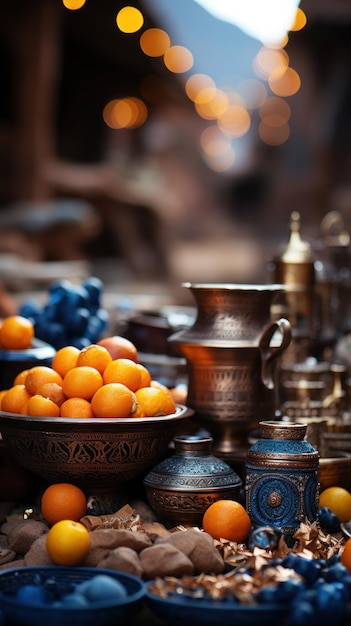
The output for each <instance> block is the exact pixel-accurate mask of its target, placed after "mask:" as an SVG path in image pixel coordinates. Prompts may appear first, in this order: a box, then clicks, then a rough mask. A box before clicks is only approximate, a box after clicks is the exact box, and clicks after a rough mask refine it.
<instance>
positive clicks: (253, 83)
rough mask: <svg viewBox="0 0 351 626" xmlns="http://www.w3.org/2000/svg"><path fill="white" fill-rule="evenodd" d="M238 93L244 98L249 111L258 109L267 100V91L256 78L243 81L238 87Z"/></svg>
mask: <svg viewBox="0 0 351 626" xmlns="http://www.w3.org/2000/svg"><path fill="white" fill-rule="evenodd" d="M237 93H238V94H239V96H241V97H242V99H243V101H244V102H245V105H246V108H247V109H251V110H253V109H258V108H259V107H260V106H261V105H262V104H263V102H265V100H266V98H267V89H266V87H265V86H264V84H263V83H261V82H260V81H259V80H256V79H255V78H248V79H247V80H242V81H241V82H240V83H239V85H238V86H237Z"/></svg>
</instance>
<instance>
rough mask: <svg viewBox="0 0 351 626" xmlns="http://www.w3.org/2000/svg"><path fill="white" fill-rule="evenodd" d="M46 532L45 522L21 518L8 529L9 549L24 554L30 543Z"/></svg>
mask: <svg viewBox="0 0 351 626" xmlns="http://www.w3.org/2000/svg"><path fill="white" fill-rule="evenodd" d="M47 532H48V526H47V524H44V523H43V522H39V521H37V520H32V519H27V520H22V521H21V523H19V524H14V525H13V527H12V528H9V529H8V533H7V541H8V547H9V549H10V550H14V552H16V553H17V554H19V555H21V556H24V555H25V554H26V553H27V552H28V550H29V549H30V547H31V545H32V543H33V542H34V541H35V540H36V539H37V538H38V537H40V536H41V535H45V534H46V533H47Z"/></svg>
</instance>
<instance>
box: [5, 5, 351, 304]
mask: <svg viewBox="0 0 351 626" xmlns="http://www.w3.org/2000/svg"><path fill="white" fill-rule="evenodd" d="M243 4H244V5H245V7H242V6H241V5H243ZM212 5H214V7H213V6H212ZM240 8H241V9H244V10H245V9H246V10H245V11H244V14H239V12H238V11H237V10H238V9H240ZM226 9H231V15H229V16H227V15H225V10H226ZM283 9H284V12H283ZM248 18H250V20H249V21H248ZM277 25H278V26H279V30H278V31H273V28H272V26H277ZM350 30H351V6H350V3H349V1H348V0H333V2H330V1H329V0H319V1H318V2H314V1H313V0H301V2H298V1H297V0H292V1H290V0H279V1H278V2H275V1H274V0H267V1H264V0H260V2H259V3H258V4H257V3H255V2H254V0H250V1H248V0H246V2H245V3H242V2H239V1H238V2H236V1H229V0H223V1H222V2H221V1H220V0H217V1H216V2H215V3H211V2H210V1H209V0H207V1H204V2H200V1H199V0H177V2H173V1H172V0H133V2H132V3H130V4H129V3H127V2H123V1H122V0H85V1H84V0H31V2H27V1H26V0H17V1H16V3H14V2H10V0H8V1H6V0H3V2H1V6H0V51H1V55H0V73H1V98H0V281H1V282H2V284H3V286H4V288H5V289H7V290H9V291H10V292H18V291H19V292H20V291H21V290H23V289H26V290H28V289H37V288H42V287H43V286H45V285H47V284H48V283H49V282H50V281H51V280H53V279H55V278H56V277H59V276H62V275H63V276H67V277H70V278H73V279H74V278H75V277H77V278H79V279H80V278H81V276H84V275H86V274H92V275H97V276H99V277H101V278H102V279H103V280H104V282H105V284H106V286H107V288H110V289H111V290H113V291H118V292H120V293H124V292H125V291H130V290H134V292H135V293H143V292H145V293H149V294H151V293H153V294H160V297H163V296H164V298H165V301H167V302H168V301H169V299H170V298H169V295H170V294H172V298H174V300H175V301H177V302H178V301H181V300H182V297H184V298H185V299H186V297H187V294H186V293H184V294H183V291H182V290H181V288H180V285H181V282H182V281H184V280H190V281H230V282H256V281H257V282H265V281H266V280H267V267H268V264H269V261H270V259H271V258H272V256H274V255H275V254H276V253H277V250H278V249H279V248H280V247H281V245H282V244H286V242H287V240H288V237H289V222H290V216H291V213H292V212H293V211H298V212H299V213H300V216H301V234H302V236H303V237H304V238H306V239H308V240H309V241H310V242H311V245H312V246H314V245H315V246H316V247H317V248H318V245H319V243H318V242H319V241H320V239H321V237H322V230H321V228H322V227H321V225H322V222H323V220H324V218H325V216H326V215H327V214H329V213H330V212H331V211H333V212H334V211H335V212H337V213H338V215H339V216H340V217H341V229H342V230H343V229H345V231H346V232H348V231H349V229H350V228H351V212H350V205H351V188H350V167H351V156H350V142H351V122H350V114H349V111H350V105H351V102H350V100H351V73H350V66H349V59H350V46H351V43H350V42H351V39H350ZM339 227H340V224H339Z"/></svg>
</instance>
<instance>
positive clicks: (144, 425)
mask: <svg viewBox="0 0 351 626" xmlns="http://www.w3.org/2000/svg"><path fill="white" fill-rule="evenodd" d="M191 414H192V411H191V410H190V409H189V408H187V407H186V406H185V405H179V404H176V402H175V400H174V398H173V395H172V391H171V390H170V389H168V388H167V387H165V386H164V385H162V384H160V383H158V382H157V381H156V380H153V379H152V378H151V375H150V373H149V371H148V370H147V368H146V367H145V366H143V365H142V364H141V363H139V362H138V353H137V350H136V348H135V346H134V344H132V343H131V342H130V341H128V340H126V339H125V338H124V337H119V336H112V337H106V338H104V339H102V340H101V341H100V342H99V343H96V344H90V345H88V346H86V347H85V348H82V349H79V348H77V347H74V346H64V347H63V348H61V349H59V350H57V351H56V353H55V355H54V357H53V359H52V362H51V365H50V366H48V365H35V366H33V367H30V368H26V369H24V370H23V371H21V372H19V374H18V375H17V376H16V378H15V380H14V381H13V385H12V386H11V387H10V388H8V389H7V390H3V391H2V392H1V395H0V432H1V436H2V439H3V443H4V445H5V447H6V449H7V450H8V451H9V453H10V454H11V456H12V458H14V460H15V461H17V462H18V463H19V464H20V465H21V466H22V467H24V468H25V469H27V470H28V471H30V472H32V473H33V474H34V475H35V476H39V477H40V478H41V479H43V480H44V481H46V482H48V483H60V482H69V483H74V484H76V485H77V486H79V487H80V488H81V489H83V491H84V492H85V493H86V494H87V496H88V497H89V499H90V500H91V501H94V502H97V503H98V505H97V506H98V509H99V512H100V513H101V512H111V506H113V504H112V503H111V500H112V502H113V501H114V500H116V496H117V501H118V492H119V490H120V488H121V487H122V486H123V485H124V484H125V483H127V482H128V481H130V480H132V479H134V478H136V477H138V476H141V475H142V474H143V473H145V472H146V471H147V470H149V469H150V468H151V467H152V466H153V465H154V464H156V463H157V462H158V461H160V460H161V459H162V458H163V457H164V456H166V454H167V450H168V446H169V443H170V442H171V441H172V440H173V438H174V436H175V435H176V434H177V432H178V430H179V428H180V424H181V422H182V420H184V419H185V418H187V417H190V415H191Z"/></svg>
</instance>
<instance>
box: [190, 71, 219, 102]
mask: <svg viewBox="0 0 351 626" xmlns="http://www.w3.org/2000/svg"><path fill="white" fill-rule="evenodd" d="M205 89H212V90H213V93H215V91H216V85H215V82H214V80H213V79H212V78H211V77H210V76H207V74H193V75H192V76H190V78H188V80H187V81H186V83H185V92H186V95H187V96H188V98H189V100H192V101H193V102H195V101H196V100H197V98H198V94H199V93H200V92H201V91H204V90H205Z"/></svg>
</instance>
